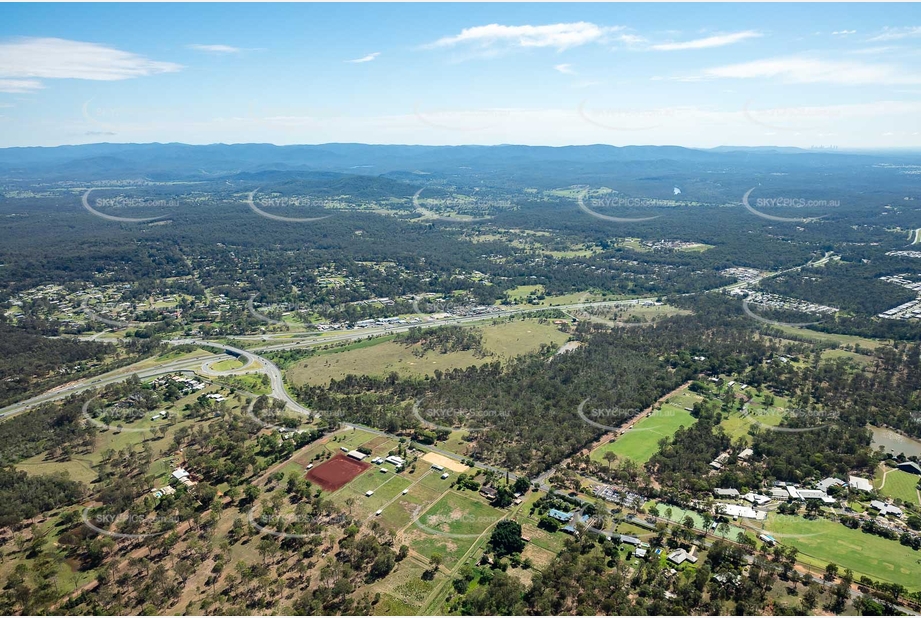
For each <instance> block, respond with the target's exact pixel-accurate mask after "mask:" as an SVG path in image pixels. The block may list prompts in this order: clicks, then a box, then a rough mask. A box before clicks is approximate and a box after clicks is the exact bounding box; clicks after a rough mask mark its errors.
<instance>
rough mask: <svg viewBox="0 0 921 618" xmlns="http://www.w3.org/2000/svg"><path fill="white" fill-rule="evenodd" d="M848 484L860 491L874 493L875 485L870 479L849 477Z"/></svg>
mask: <svg viewBox="0 0 921 618" xmlns="http://www.w3.org/2000/svg"><path fill="white" fill-rule="evenodd" d="M847 484H848V485H850V486H851V487H852V488H853V489H857V490H859V491H873V483H871V482H870V481H869V480H868V479H865V478H861V477H859V476H849V477H848V479H847Z"/></svg>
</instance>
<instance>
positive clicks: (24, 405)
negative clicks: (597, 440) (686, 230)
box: [0, 298, 652, 419]
mask: <svg viewBox="0 0 921 618" xmlns="http://www.w3.org/2000/svg"><path fill="white" fill-rule="evenodd" d="M643 300H652V299H651V298H640V299H632V300H613V301H594V302H584V303H572V304H568V305H557V306H554V307H521V308H513V309H505V310H502V311H497V312H493V313H486V314H480V315H472V316H462V317H454V318H447V319H444V320H437V321H433V322H422V323H419V324H400V325H394V326H383V327H371V328H366V329H353V330H349V331H344V332H341V333H336V334H334V335H329V336H320V335H313V336H310V338H309V339H305V340H298V341H290V342H286V343H281V344H273V345H266V346H261V347H256V348H254V349H253V350H244V349H241V348H237V347H234V346H231V345H226V344H223V343H220V342H217V341H209V340H206V339H191V338H183V339H173V340H171V341H169V342H168V343H170V344H172V345H182V344H192V345H198V346H202V347H210V348H217V349H219V350H220V352H218V353H215V354H214V355H212V356H204V355H202V356H197V357H195V358H191V359H181V360H175V361H167V362H165V363H163V364H161V365H158V366H157V367H150V368H145V369H142V370H132V369H131V366H129V367H122V368H120V369H116V370H114V371H112V372H110V373H106V374H103V375H102V376H98V377H95V378H87V379H85V380H78V381H76V383H75V384H72V385H71V386H68V387H66V388H63V389H61V388H56V389H54V390H51V391H48V392H46V393H43V394H41V395H37V396H35V397H32V398H30V399H26V400H24V401H21V402H18V403H15V404H12V405H9V406H7V407H5V408H0V419H2V418H6V417H8V416H11V415H13V414H18V413H20V412H22V411H24V410H28V409H29V408H32V407H34V406H37V405H39V404H42V403H46V402H49V401H56V400H59V399H63V398H65V397H68V396H70V395H73V394H75V393H81V392H84V391H87V390H90V389H95V388H99V387H100V386H105V385H107V384H112V383H113V382H120V381H122V380H125V379H127V378H128V377H129V376H131V375H135V374H136V375H137V376H138V377H139V378H141V379H145V378H150V377H153V376H157V375H162V374H164V373H171V372H173V371H180V370H191V371H196V370H197V371H199V372H201V371H202V369H203V368H204V366H206V365H209V364H211V363H213V362H216V361H220V360H223V359H226V358H227V356H226V355H224V354H223V352H224V351H225V350H229V351H231V352H233V353H235V354H238V355H239V356H241V357H243V358H246V359H247V363H246V365H245V366H244V367H242V368H239V369H234V370H230V371H224V372H221V371H214V370H206V371H205V372H204V373H205V374H206V375H211V376H221V375H235V374H241V373H250V372H252V371H259V372H261V373H266V374H268V376H269V381H270V385H271V389H272V396H273V397H276V398H277V399H281V400H282V401H284V402H285V403H286V404H287V405H288V407H290V408H292V409H293V410H294V411H296V412H298V413H300V414H304V415H307V416H311V415H312V413H311V411H310V410H309V409H307V408H305V407H304V406H302V405H301V404H299V403H298V402H297V401H295V400H294V398H293V397H291V395H289V394H288V391H287V390H286V389H285V383H284V378H283V376H282V372H281V370H280V369H279V368H278V366H276V365H275V363H273V362H272V361H270V360H269V359H267V358H265V357H264V356H260V355H259V354H258V352H269V351H276V350H289V349H294V348H307V347H311V346H321V345H327V344H330V343H337V342H343V341H357V340H360V339H367V338H368V337H375V336H378V335H386V334H392V333H398V332H405V331H408V330H409V329H410V328H433V327H438V326H444V325H447V324H471V323H475V322H481V321H484V320H492V319H496V318H504V317H510V316H513V315H522V314H528V313H535V312H538V311H546V310H549V309H559V310H561V311H566V310H567V309H584V308H588V307H602V306H610V305H631V304H634V303H635V302H639V301H643ZM254 361H257V362H259V363H261V364H262V368H261V369H254V368H252V365H253V364H254ZM144 362H146V361H142V362H141V363H137V364H142V363H144Z"/></svg>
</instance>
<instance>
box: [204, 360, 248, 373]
mask: <svg viewBox="0 0 921 618" xmlns="http://www.w3.org/2000/svg"><path fill="white" fill-rule="evenodd" d="M241 367H243V361H241V360H240V359H239V358H228V359H226V360H222V361H218V362H216V363H214V364H213V365H211V370H212V371H232V370H234V369H240V368H241Z"/></svg>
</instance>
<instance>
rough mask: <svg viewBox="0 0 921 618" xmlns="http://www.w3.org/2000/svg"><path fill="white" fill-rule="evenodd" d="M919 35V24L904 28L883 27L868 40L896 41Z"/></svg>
mask: <svg viewBox="0 0 921 618" xmlns="http://www.w3.org/2000/svg"><path fill="white" fill-rule="evenodd" d="M919 36H921V26H911V27H906V28H883V32H882V33H881V34H878V35H876V36H874V37H871V38H869V39H867V40H868V41H896V40H899V39H908V38H913V37H919Z"/></svg>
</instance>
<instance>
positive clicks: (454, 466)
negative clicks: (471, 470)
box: [422, 453, 467, 472]
mask: <svg viewBox="0 0 921 618" xmlns="http://www.w3.org/2000/svg"><path fill="white" fill-rule="evenodd" d="M422 459H424V460H425V461H427V462H429V463H430V464H434V465H438V466H444V467H445V468H447V469H448V470H452V471H454V472H466V471H467V466H465V465H464V464H462V463H461V462H459V461H454V460H453V459H451V458H450V457H445V456H444V455H439V454H438V453H426V454H425V455H423V456H422Z"/></svg>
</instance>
